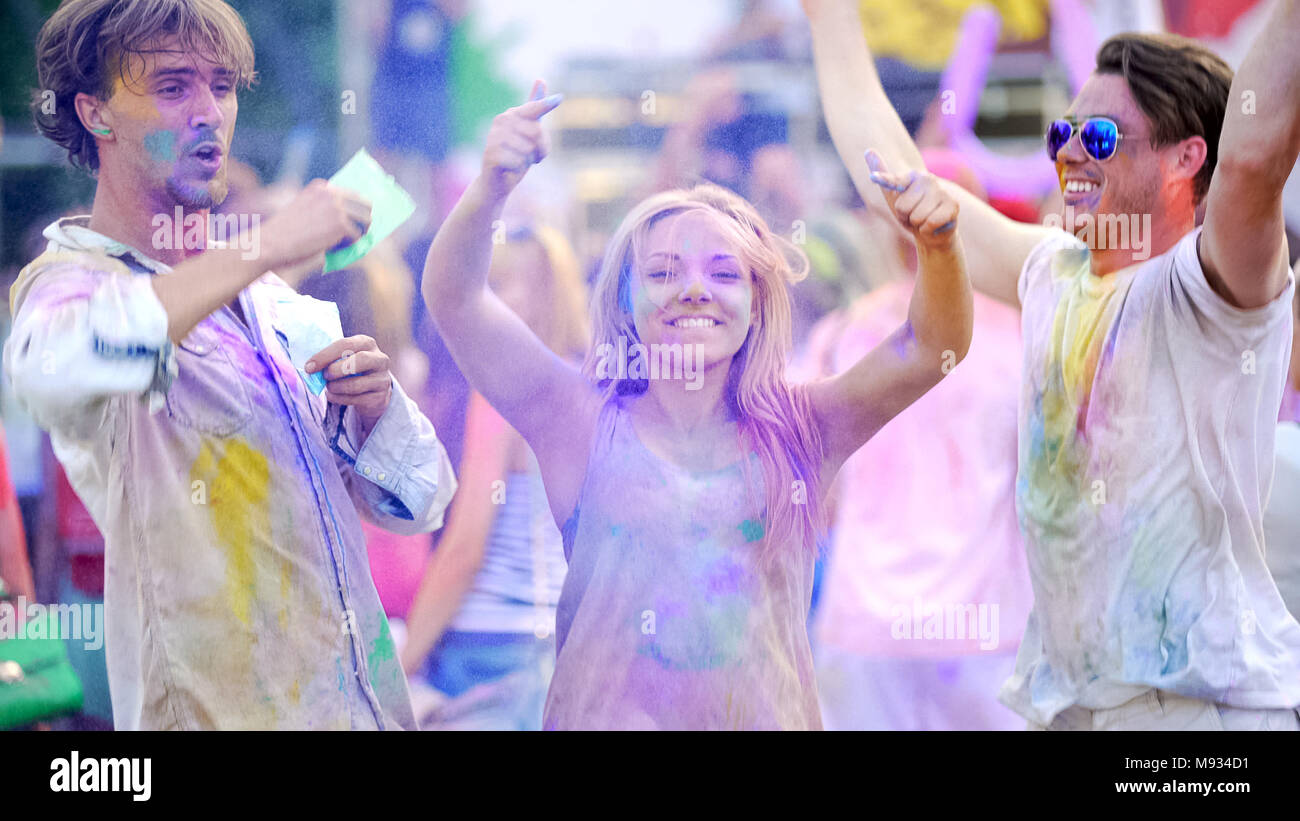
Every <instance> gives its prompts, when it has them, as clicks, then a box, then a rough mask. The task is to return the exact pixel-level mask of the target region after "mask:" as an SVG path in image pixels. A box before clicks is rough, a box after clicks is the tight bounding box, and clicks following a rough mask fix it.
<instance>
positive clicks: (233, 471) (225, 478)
mask: <svg viewBox="0 0 1300 821" xmlns="http://www.w3.org/2000/svg"><path fill="white" fill-rule="evenodd" d="M190 481H191V484H193V483H194V482H195V481H202V482H204V483H206V484H207V485H208V487H209V488H210V489H209V492H208V510H209V511H210V513H211V515H212V524H213V528H214V529H215V530H216V533H217V540H218V541H219V542H220V544H221V546H222V547H223V548H224V549H225V551H226V597H227V600H228V602H229V604H230V608H231V610H232V611H233V612H234V614H235V617H236V618H238V619H239V620H240V622H242V623H243V624H244V626H246V627H252V600H253V596H254V594H255V592H256V576H257V568H256V564H255V562H254V560H253V539H254V538H255V537H256V536H259V535H260V536H262V537H269V536H270V517H271V514H270V508H269V507H268V504H267V503H268V498H269V488H270V483H271V470H270V466H269V465H268V464H267V460H266V457H265V456H264V455H262V454H261V453H260V452H258V451H257V450H254V449H253V448H252V447H250V446H249V445H248V443H247V442H245V441H244V440H243V439H239V438H235V439H231V440H229V441H228V442H227V443H226V447H225V450H224V452H222V453H221V454H220V456H219V457H217V456H215V455H214V453H213V449H212V443H211V442H210V441H205V442H204V443H203V445H202V447H201V448H200V449H199V455H198V457H197V458H196V459H195V460H194V464H193V466H191V468H190Z"/></svg>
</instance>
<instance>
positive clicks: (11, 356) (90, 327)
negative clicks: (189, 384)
mask: <svg viewBox="0 0 1300 821" xmlns="http://www.w3.org/2000/svg"><path fill="white" fill-rule="evenodd" d="M150 278H151V275H149V274H133V273H131V272H130V271H129V269H127V268H126V266H124V265H123V266H120V270H105V266H102V265H97V266H95V267H89V266H87V265H86V264H84V263H81V262H79V261H78V258H77V257H76V256H75V255H74V256H72V257H71V258H67V257H64V258H63V259H56V260H55V261H51V262H45V263H42V261H41V260H39V259H38V260H37V261H36V262H34V263H32V265H31V266H29V268H28V269H26V270H24V271H23V273H22V275H21V276H20V278H19V280H18V282H17V283H16V284H15V286H14V289H15V290H14V308H15V316H14V322H13V326H12V329H11V331H10V335H9V339H8V341H7V342H6V343H5V348H4V366H5V373H6V374H7V375H8V377H9V379H10V380H11V381H12V383H13V389H14V395H15V397H16V398H17V400H18V402H19V404H20V405H21V406H22V407H23V408H24V409H25V410H26V411H27V412H28V413H30V414H31V416H32V418H33V419H35V420H36V422H37V424H39V425H41V426H42V427H44V428H46V429H47V430H57V431H58V432H60V433H62V434H63V435H66V436H70V437H73V438H77V439H85V438H88V437H90V436H94V435H95V434H96V433H97V432H98V431H99V430H100V429H101V428H102V427H103V426H104V425H105V424H106V422H107V419H106V416H107V414H108V413H109V412H110V410H111V408H112V402H111V400H112V399H113V398H114V397H133V398H137V399H139V400H141V401H149V403H150V408H151V410H157V409H158V408H160V407H161V406H162V403H163V400H164V397H165V395H166V392H167V389H168V388H169V387H170V385H171V382H172V380H173V379H174V378H175V375H176V356H175V351H174V349H173V347H172V344H171V342H170V340H168V338H167V312H166V310H165V309H164V308H163V306H162V303H161V302H159V301H158V297H157V295H156V294H155V293H154V290H153V285H152V284H151V282H150Z"/></svg>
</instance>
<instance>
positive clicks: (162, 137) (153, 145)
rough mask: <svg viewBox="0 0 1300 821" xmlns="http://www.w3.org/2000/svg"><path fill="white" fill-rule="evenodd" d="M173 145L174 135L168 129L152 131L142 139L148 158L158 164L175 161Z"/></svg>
mask: <svg viewBox="0 0 1300 821" xmlns="http://www.w3.org/2000/svg"><path fill="white" fill-rule="evenodd" d="M175 145H176V135H175V134H174V133H172V131H171V130H170V129H167V130H163V131H154V132H153V133H151V134H147V135H145V138H144V147H145V149H146V150H147V151H148V152H149V156H151V157H153V158H154V160H156V161H158V162H170V161H171V160H174V159H176V154H175V151H174V150H173V149H174V148H175Z"/></svg>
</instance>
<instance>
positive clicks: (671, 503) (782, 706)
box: [543, 398, 821, 730]
mask: <svg viewBox="0 0 1300 821" xmlns="http://www.w3.org/2000/svg"><path fill="white" fill-rule="evenodd" d="M747 458H748V459H749V460H750V465H749V474H750V476H751V477H752V479H753V480H754V481H755V482H757V483H758V484H760V485H761V482H762V472H761V468H760V466H759V464H758V457H757V455H756V454H753V453H750V454H749V455H748V457H747ZM762 498H763V495H762V489H761V487H758V488H757V489H755V490H754V491H753V492H747V491H746V486H745V477H744V472H743V471H742V469H741V463H740V462H739V461H737V462H736V463H734V464H732V465H729V466H727V467H725V468H722V469H719V470H711V471H692V470H687V469H685V468H682V467H680V466H678V465H675V464H672V463H669V462H667V461H665V460H663V459H661V458H660V457H658V456H656V455H655V454H653V453H651V452H650V451H649V450H648V449H647V448H646V447H645V446H644V445H643V444H642V443H641V441H640V439H638V438H637V435H636V432H635V430H634V429H633V427H632V422H631V417H630V416H629V415H628V413H627V409H626V407H625V405H624V403H623V402H622V401H621V400H619V399H617V398H615V399H611V400H610V401H609V402H607V403H606V404H605V406H604V407H603V408H602V410H601V412H600V417H599V422H598V424H597V431H596V435H595V437H594V438H593V442H592V448H591V452H590V455H589V458H588V464H587V475H586V478H585V479H584V482H583V486H582V490H581V493H580V496H579V499H578V504H577V506H576V508H575V510H574V513H573V515H572V516H571V517H570V519H569V521H568V522H566V523H565V525H564V528H563V529H562V534H563V537H564V549H565V555H566V556H567V557H568V560H569V572H568V576H567V577H566V578H565V582H564V587H563V589H562V591H561V593H560V602H559V607H558V610H557V613H556V641H557V653H558V655H557V658H556V665H555V675H554V677H553V678H552V680H551V687H550V691H549V693H548V694H547V699H546V710H545V715H544V718H543V726H544V727H545V728H546V729H663V730H670V729H671V730H686V729H799V730H805V729H821V717H820V711H819V709H818V702H817V687H816V683H815V679H814V676H813V665H812V651H811V648H810V646H809V643H808V632H807V618H808V608H809V604H810V596H811V592H812V578H813V557H812V555H811V551H808V550H805V549H803V548H802V547H800V546H798V545H781V546H780V552H779V556H778V557H777V558H776V560H775V561H772V562H760V561H759V558H760V557H759V547H760V545H761V541H760V540H761V538H762V533H763V528H762V525H761V524H760V522H761V518H760V516H761V513H760V509H759V507H758V504H757V502H756V501H755V500H757V499H762Z"/></svg>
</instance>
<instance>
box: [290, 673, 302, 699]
mask: <svg viewBox="0 0 1300 821" xmlns="http://www.w3.org/2000/svg"><path fill="white" fill-rule="evenodd" d="M289 700H290V701H292V702H293V703H294V704H295V705H296V704H298V703H299V702H300V701H302V691H301V688H300V687H299V685H298V681H297V679H295V680H294V682H293V686H292V687H290V688H289Z"/></svg>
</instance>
